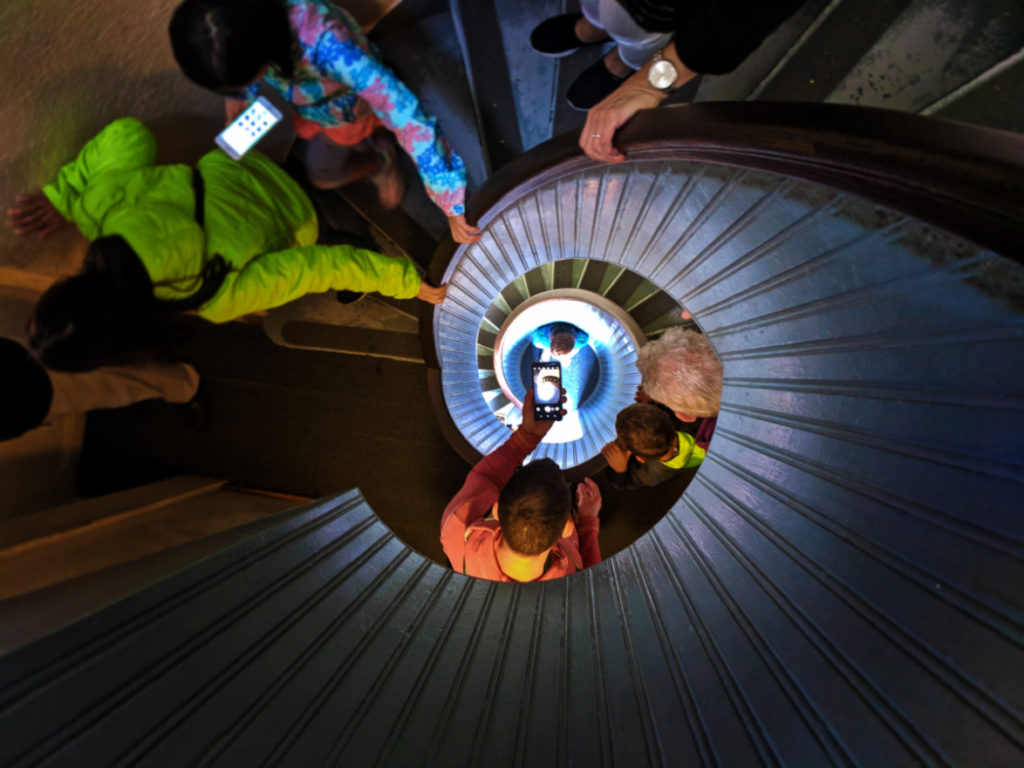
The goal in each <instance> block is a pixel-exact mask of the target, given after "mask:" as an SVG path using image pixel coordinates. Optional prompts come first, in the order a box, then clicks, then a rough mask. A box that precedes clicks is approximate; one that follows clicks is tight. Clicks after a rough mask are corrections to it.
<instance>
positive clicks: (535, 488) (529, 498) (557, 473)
mask: <svg viewBox="0 0 1024 768" xmlns="http://www.w3.org/2000/svg"><path fill="white" fill-rule="evenodd" d="M571 510H572V493H571V491H570V489H569V484H568V483H567V482H566V480H565V476H564V475H563V474H562V470H561V469H559V467H558V465H557V464H556V463H555V462H554V461H552V460H551V459H537V460H536V461H531V462H530V463H529V464H527V465H526V466H524V467H521V468H520V469H518V470H517V471H516V473H515V474H514V475H512V478H511V479H510V480H509V481H508V483H506V484H505V487H504V488H502V489H501V493H500V494H499V495H498V501H497V504H496V512H497V517H498V523H499V524H500V525H501V534H502V537H503V538H504V540H505V543H506V544H507V545H508V547H509V548H510V549H511V550H512V551H513V552H514V553H515V554H517V555H520V556H522V557H536V556H537V555H542V554H544V553H546V552H548V551H549V550H550V549H551V548H552V547H553V546H554V545H555V542H556V541H558V540H559V539H560V538H562V537H563V536H568V535H570V534H571V533H572V529H571V523H570V521H569V513H570V511H571Z"/></svg>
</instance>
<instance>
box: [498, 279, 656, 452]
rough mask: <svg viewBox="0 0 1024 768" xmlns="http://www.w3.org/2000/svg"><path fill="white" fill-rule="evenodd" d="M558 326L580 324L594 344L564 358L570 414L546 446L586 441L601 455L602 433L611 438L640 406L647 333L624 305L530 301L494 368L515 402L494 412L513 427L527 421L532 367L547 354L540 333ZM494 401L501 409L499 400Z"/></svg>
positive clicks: (589, 296)
mask: <svg viewBox="0 0 1024 768" xmlns="http://www.w3.org/2000/svg"><path fill="white" fill-rule="evenodd" d="M550 323H568V324H570V325H573V326H575V327H576V328H578V329H580V330H582V331H584V332H585V333H586V334H587V336H588V341H587V344H586V346H584V347H582V348H581V349H579V350H578V352H577V353H576V354H574V355H573V356H572V357H571V358H570V359H564V358H563V359H562V384H563V387H564V388H565V390H566V398H567V402H566V410H567V412H568V413H567V414H566V416H565V417H564V418H563V419H562V421H560V422H558V423H556V424H555V425H554V427H553V428H552V429H551V431H550V432H549V433H548V435H547V437H546V438H545V442H547V443H553V444H558V443H571V442H577V441H583V442H585V443H587V444H588V446H589V450H591V451H592V450H594V449H595V448H596V449H597V450H600V445H602V444H603V443H598V442H597V440H596V439H593V438H594V437H595V436H596V435H595V429H596V432H597V433H600V435H601V436H602V438H604V437H609V439H610V436H609V435H610V433H609V429H610V428H611V427H612V425H613V424H614V421H615V414H616V413H617V412H618V411H619V410H620V409H622V408H624V407H625V406H626V405H628V404H629V403H631V402H633V394H634V392H635V388H636V381H635V380H636V379H637V374H636V350H637V346H638V344H639V343H640V342H641V340H642V339H643V334H642V332H641V330H640V328H639V327H638V326H637V325H636V323H635V321H633V319H632V318H631V317H630V316H629V314H628V313H627V312H625V311H624V310H623V309H622V308H621V307H619V306H618V305H616V304H614V303H613V302H611V301H608V300H607V299H605V298H604V297H602V296H600V295H598V294H595V293H592V292H590V291H583V290H578V289H558V290H552V291H546V292H544V293H540V294H538V295H536V296H533V297H531V298H530V299H528V300H527V301H525V302H523V303H522V304H521V305H519V306H518V307H517V308H516V309H515V311H513V312H512V313H511V314H509V316H508V317H507V318H506V319H505V321H504V322H503V323H502V326H501V329H500V330H499V333H498V338H497V341H496V343H495V346H494V363H493V369H494V374H495V378H496V379H497V381H498V385H499V387H500V389H501V393H502V394H503V395H504V396H505V397H504V399H506V400H507V401H508V402H507V403H505V404H504V405H502V406H500V407H497V408H495V409H494V413H495V416H496V417H497V418H498V419H499V420H501V421H502V422H504V423H506V424H508V425H510V426H514V425H518V424H519V423H520V422H521V419H522V416H521V409H522V402H523V397H524V395H525V394H526V391H527V388H528V387H529V386H530V383H531V376H530V365H531V363H533V362H534V361H535V360H540V359H541V357H542V354H543V353H542V350H541V349H539V348H537V347H535V346H534V344H533V333H534V331H535V330H536V329H537V328H540V327H542V326H545V325H548V324H550ZM485 397H486V395H485ZM490 399H491V401H492V403H494V401H495V398H494V397H493V396H492V397H491V398H490ZM494 404H496V403H494ZM588 433H590V435H589V436H590V438H591V439H587V438H588Z"/></svg>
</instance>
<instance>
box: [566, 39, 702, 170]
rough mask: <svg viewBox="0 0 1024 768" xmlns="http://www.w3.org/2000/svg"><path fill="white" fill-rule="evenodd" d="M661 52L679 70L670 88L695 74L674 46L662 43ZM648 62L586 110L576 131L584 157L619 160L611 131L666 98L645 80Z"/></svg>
mask: <svg viewBox="0 0 1024 768" xmlns="http://www.w3.org/2000/svg"><path fill="white" fill-rule="evenodd" d="M664 55H665V58H666V59H668V60H669V61H671V62H672V64H673V65H674V66H675V68H676V72H678V73H679V74H678V76H677V77H676V81H675V83H673V84H672V88H678V87H679V86H681V85H683V84H684V83H687V82H689V81H690V80H692V79H693V78H695V77H696V76H697V73H696V72H694V71H693V70H692V69H690V68H688V67H687V66H686V65H685V64H683V62H682V61H680V60H679V56H677V55H676V50H675V46H674V45H669V46H666V47H665V50H664ZM650 65H651V64H650V62H648V63H647V64H645V65H644V66H643V67H641V68H640V69H639V70H637V71H636V72H634V73H633V74H632V75H630V76H629V77H628V78H626V80H625V81H624V82H623V83H622V84H621V85H620V86H619V87H618V88H616V89H615V90H614V91H612V92H611V93H610V94H608V95H607V96H605V97H604V99H602V100H601V101H599V102H598V103H597V104H595V105H594V106H593V107H592V108H591V109H590V111H589V112H587V122H586V123H585V124H584V126H583V131H582V132H581V133H580V149H582V150H583V151H584V152H586V153H587V157H590V158H592V159H594V160H597V161H598V162H600V163H621V162H622V161H623V160H625V159H626V156H625V155H624V154H623V153H622V152H620V151H619V150H618V149H616V148H615V146H614V145H613V144H612V139H614V138H615V132H616V131H617V130H619V128H621V127H622V125H623V124H624V123H625V122H626V121H627V120H629V119H630V118H631V117H633V115H635V114H636V113H637V112H639V111H640V110H641V109H654V108H655V107H657V106H658V105H659V104H661V102H663V101H664V100H665V99H666V98H668V94H667V93H666V92H664V91H659V90H658V89H657V88H655V87H654V86H652V85H651V84H650V83H649V82H647V70H648V69H649V68H650Z"/></svg>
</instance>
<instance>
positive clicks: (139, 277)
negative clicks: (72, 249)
mask: <svg viewBox="0 0 1024 768" xmlns="http://www.w3.org/2000/svg"><path fill="white" fill-rule="evenodd" d="M152 296H153V288H152V283H151V281H150V279H149V275H148V274H147V273H146V271H145V267H143V266H142V263H141V262H140V261H139V259H138V257H137V256H135V252H134V251H132V250H131V248H130V246H128V244H127V243H126V242H125V241H124V239H123V238H120V237H117V236H112V237H102V238H99V239H98V240H94V241H93V242H92V243H90V245H89V249H88V251H87V252H86V257H85V261H84V262H83V265H82V271H81V272H79V273H78V274H77V275H74V276H72V277H66V278H63V279H61V280H58V281H57V282H56V283H54V284H53V285H52V286H50V288H49V289H47V290H46V292H45V293H43V295H42V296H41V297H40V299H39V301H38V302H37V303H36V306H35V308H34V309H33V311H32V316H31V318H30V319H29V324H28V332H29V346H30V347H31V348H32V350H33V351H34V352H35V353H36V355H37V356H38V358H39V359H40V361H42V363H43V364H44V365H45V366H46V367H47V368H51V369H53V370H55V371H68V372H80V371H90V370H93V369H95V368H98V367H100V366H103V365H121V364H125V363H129V362H132V361H133V360H135V359H137V357H138V355H139V353H140V351H141V350H143V349H145V348H146V347H148V346H151V345H152V344H153V343H154V340H155V339H156V337H157V336H158V333H157V330H156V329H157V323H156V320H155V318H154V317H153V314H152V311H151V305H152Z"/></svg>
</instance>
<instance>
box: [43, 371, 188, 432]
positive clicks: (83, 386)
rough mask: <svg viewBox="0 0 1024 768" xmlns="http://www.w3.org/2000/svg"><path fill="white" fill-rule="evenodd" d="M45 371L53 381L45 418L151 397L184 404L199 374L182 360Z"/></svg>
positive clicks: (125, 403) (121, 404)
mask: <svg viewBox="0 0 1024 768" xmlns="http://www.w3.org/2000/svg"><path fill="white" fill-rule="evenodd" d="M47 374H49V376H50V382H51V383H52V384H53V402H52V403H51V404H50V412H49V413H48V414H47V416H46V418H47V420H50V419H54V418H57V417H58V416H64V415H66V414H69V413H84V412H86V411H91V410H93V409H96V408H122V407H124V406H126V405H132V404H133V403H138V402H140V401H142V400H152V399H154V398H160V399H162V400H167V401H168V402H171V403H187V402H188V401H189V400H191V399H192V398H193V397H194V396H195V394H196V391H197V390H198V389H199V373H198V371H196V369H195V368H193V367H192V366H191V365H188V364H186V363H137V364H135V365H119V366H110V367H108V368H97V369H96V370H95V371H88V372H86V373H60V372H58V371H47Z"/></svg>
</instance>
